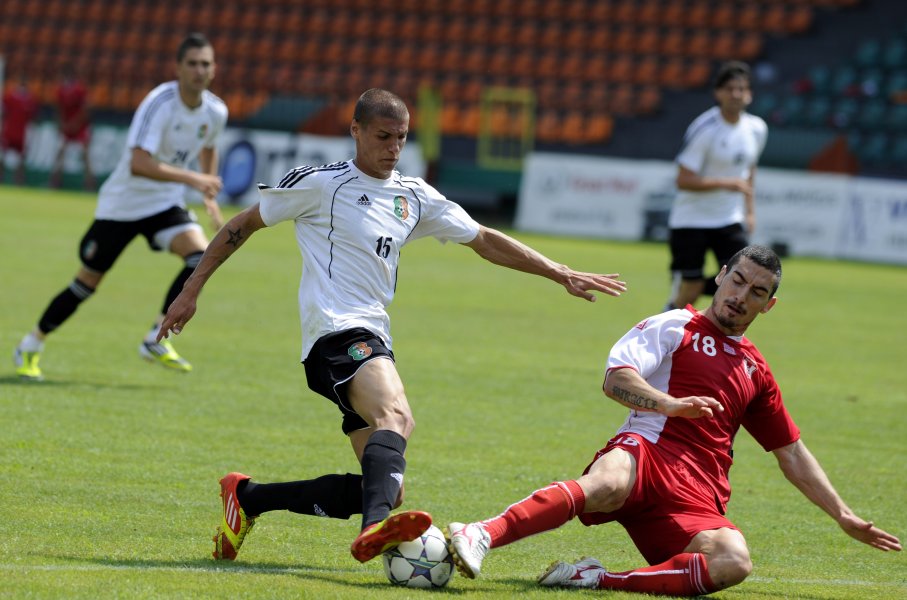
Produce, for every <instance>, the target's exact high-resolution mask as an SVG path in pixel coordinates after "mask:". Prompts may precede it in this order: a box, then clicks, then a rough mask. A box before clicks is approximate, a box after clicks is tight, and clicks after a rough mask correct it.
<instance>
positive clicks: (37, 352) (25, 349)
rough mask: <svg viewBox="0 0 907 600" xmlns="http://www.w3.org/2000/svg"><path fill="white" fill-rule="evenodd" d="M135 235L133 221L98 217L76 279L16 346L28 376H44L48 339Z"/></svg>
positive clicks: (18, 367) (16, 357)
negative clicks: (42, 360) (42, 359)
mask: <svg viewBox="0 0 907 600" xmlns="http://www.w3.org/2000/svg"><path fill="white" fill-rule="evenodd" d="M133 237H135V231H134V230H133V229H132V227H131V224H130V223H119V222H114V221H94V222H93V223H92V224H91V226H90V227H89V229H88V231H87V232H86V233H85V235H84V236H83V237H82V240H81V242H80V243H79V258H80V259H81V261H82V266H81V267H80V268H79V270H78V271H77V272H76V276H75V277H74V278H73V280H72V282H70V284H69V285H68V286H66V287H65V288H64V289H63V290H62V291H61V292H60V293H59V294H57V295H56V296H55V297H54V298H52V299H51V301H50V303H49V304H48V305H47V307H46V308H45V309H44V312H43V313H42V314H41V317H40V318H39V319H38V323H37V325H36V326H35V328H34V329H33V330H32V331H30V332H29V333H28V334H26V335H25V337H23V338H22V340H21V341H20V342H19V345H18V346H16V351H15V354H14V356H13V361H14V363H15V366H16V372H17V373H18V374H19V376H20V377H22V378H24V379H32V380H40V379H41V378H42V373H41V369H40V368H39V367H38V361H39V359H40V356H41V352H42V351H43V350H44V341H45V339H46V337H47V336H48V335H49V334H50V333H51V332H53V331H55V330H57V329H58V328H59V327H60V326H61V325H63V323H65V322H66V321H67V320H68V319H69V318H70V317H71V316H72V315H73V314H74V313H75V312H76V309H77V308H78V307H79V305H80V304H82V302H84V301H85V300H88V298H90V297H91V296H92V294H94V292H95V290H97V288H98V286H100V284H101V280H102V279H103V278H104V275H105V274H106V273H107V271H108V270H110V268H111V267H112V266H113V263H114V262H115V261H116V259H117V258H118V257H119V256H120V254H121V253H122V252H123V249H124V248H125V247H126V246H127V245H128V244H129V242H130V241H131V240H132V238H133Z"/></svg>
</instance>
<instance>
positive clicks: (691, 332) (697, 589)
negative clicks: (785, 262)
mask: <svg viewBox="0 0 907 600" xmlns="http://www.w3.org/2000/svg"><path fill="white" fill-rule="evenodd" d="M717 279H718V289H717V290H716V293H715V295H714V298H713V299H712V303H711V305H710V306H709V307H708V308H707V309H706V310H704V311H696V310H695V309H693V308H692V307H691V306H687V308H684V309H677V310H672V311H668V312H664V313H662V314H659V315H654V316H652V317H650V318H648V319H645V320H643V321H642V322H640V323H638V324H637V325H636V326H635V327H633V328H632V329H630V331H629V332H628V333H626V334H625V335H624V336H623V337H622V338H621V339H620V340H619V341H618V342H617V343H616V344H615V345H614V347H613V348H612V349H611V353H610V355H609V357H608V364H607V371H606V375H605V382H604V391H605V393H606V394H607V395H608V397H610V398H611V399H613V400H615V401H616V402H618V403H619V404H621V405H623V406H625V407H627V408H629V409H630V413H629V415H628V417H627V419H626V421H625V422H624V425H623V426H622V427H621V428H620V429H619V430H618V432H617V434H616V435H615V436H614V437H613V438H611V440H610V441H609V442H608V443H607V445H606V446H605V447H604V448H602V449H601V450H599V451H598V452H597V453H596V455H595V457H594V458H593V460H592V462H591V463H590V464H589V465H588V466H587V467H586V469H585V471H584V472H583V475H582V476H581V477H579V478H578V479H574V480H568V481H558V482H555V483H553V484H551V485H549V486H547V487H545V488H542V489H539V490H536V491H535V492H533V493H532V494H531V495H530V496H529V497H528V498H525V499H524V500H521V501H519V502H516V503H514V504H512V505H511V506H510V507H508V508H507V509H506V510H505V511H504V512H503V513H501V514H500V515H498V516H496V517H492V518H490V519H486V520H484V521H480V522H475V523H468V524H464V523H451V524H450V527H449V530H450V534H451V548H452V551H453V553H454V555H455V561H456V562H457V567H458V569H459V570H460V571H461V572H462V573H464V574H465V575H466V576H467V577H475V576H476V575H477V574H479V572H480V571H481V566H482V562H483V560H484V558H485V556H486V554H487V553H488V551H489V550H490V549H491V548H497V547H500V546H504V545H506V544H510V543H512V542H515V541H517V540H520V539H522V538H525V537H527V536H530V535H534V534H537V533H541V532H543V531H547V530H550V529H554V528H557V527H560V526H561V525H563V524H565V523H567V522H568V521H570V520H572V519H573V518H574V517H578V518H579V520H580V522H581V523H583V524H584V525H587V526H591V525H598V524H602V523H609V522H618V523H620V524H621V525H622V526H623V527H624V528H625V529H626V530H627V533H628V534H629V535H630V537H631V538H632V540H633V543H634V544H635V545H636V547H637V548H638V549H639V551H640V553H641V554H642V555H643V557H644V558H645V559H646V561H647V562H648V563H649V566H648V567H642V568H639V569H633V570H631V571H624V572H612V571H608V570H607V569H606V568H605V567H604V566H603V565H602V564H601V563H600V562H599V561H598V560H596V559H594V558H586V559H582V560H580V561H579V562H576V563H569V562H563V561H557V562H555V563H553V564H552V565H551V566H550V567H549V568H548V570H546V571H545V572H544V573H543V574H542V575H541V576H540V577H539V580H538V581H539V583H540V584H541V585H544V586H550V587H578V588H589V589H607V590H624V591H633V592H642V593H647V594H667V595H671V596H698V595H701V594H708V593H711V592H715V591H718V590H721V589H725V588H727V587H730V586H733V585H736V584H738V583H740V582H742V581H743V580H744V579H745V578H746V577H747V576H748V575H749V574H750V572H751V571H752V562H751V560H750V554H749V549H748V548H747V545H746V540H745V539H744V537H743V534H742V533H741V532H740V530H739V529H738V528H737V527H736V526H735V525H734V524H733V523H732V522H731V521H730V520H728V518H727V517H726V516H725V510H726V506H727V503H728V501H729V500H730V496H731V487H730V482H729V480H728V472H729V470H730V468H731V465H732V463H733V443H734V438H735V436H736V435H737V433H738V432H739V429H740V428H741V427H743V428H744V429H746V430H747V431H748V432H749V433H750V434H751V435H752V436H753V437H754V438H755V439H756V441H757V442H759V444H760V445H761V446H762V447H763V448H764V449H765V450H766V451H768V452H772V453H773V454H774V455H775V457H776V458H777V460H778V466H779V467H780V468H781V471H782V472H783V473H784V475H785V476H786V477H787V479H788V481H790V482H791V483H793V484H794V486H796V487H797V489H798V490H800V492H801V493H803V495H804V496H806V497H807V498H808V499H809V500H810V501H812V502H813V503H815V504H816V505H817V506H819V508H821V509H822V510H824V511H825V512H826V513H827V514H828V515H829V516H831V517H832V518H833V519H834V520H835V521H836V522H837V523H838V525H839V526H840V527H841V529H843V530H844V531H845V532H846V533H847V534H848V535H850V536H851V537H853V538H854V539H856V540H859V541H861V542H863V543H865V544H868V545H870V546H872V547H874V548H878V549H880V550H883V551H888V550H895V551H900V550H901V544H900V541H899V540H898V538H897V537H895V536H893V535H891V534H890V533H887V532H885V531H883V530H881V529H879V528H878V527H875V526H874V525H873V524H872V523H871V522H868V521H864V520H863V519H861V518H860V517H859V516H857V515H856V514H855V513H854V512H853V511H852V510H851V509H850V507H849V506H847V504H846V503H845V502H844V500H843V499H841V497H840V496H839V495H838V493H837V492H836V491H835V489H834V487H832V484H831V483H830V482H829V480H828V477H827V475H826V474H825V472H824V470H823V469H822V467H821V466H820V465H819V462H818V461H817V460H816V459H815V458H814V457H813V455H812V454H811V453H810V451H809V449H808V448H807V447H806V445H805V444H804V443H803V441H802V440H801V439H800V430H799V429H798V428H797V426H796V425H795V424H794V422H793V420H792V419H791V417H790V415H789V414H788V412H787V409H786V408H785V407H784V403H783V401H782V398H781V391H780V389H779V388H778V384H777V382H776V381H775V378H774V376H773V375H772V372H771V369H769V367H768V364H767V363H766V361H765V359H764V358H763V356H762V354H761V353H760V352H759V350H758V349H757V348H756V346H755V345H753V343H752V342H750V341H749V340H748V339H747V338H746V337H744V335H743V334H744V332H745V331H746V330H747V328H748V327H749V325H750V324H751V323H752V322H753V320H754V319H755V318H756V317H757V316H759V315H760V314H763V313H766V312H768V311H769V310H770V309H771V308H772V307H773V306H774V305H775V303H776V301H777V298H776V297H775V291H776V290H777V288H778V285H779V283H780V282H781V261H780V260H779V259H778V257H777V255H775V253H774V252H773V251H772V250H771V249H769V248H766V247H764V246H747V247H745V248H744V249H743V250H741V251H739V252H738V253H737V254H735V255H734V256H732V257H731V259H730V261H728V263H727V264H726V265H725V266H723V267H722V269H721V271H720V273H719V274H718V277H717Z"/></svg>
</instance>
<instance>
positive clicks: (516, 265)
mask: <svg viewBox="0 0 907 600" xmlns="http://www.w3.org/2000/svg"><path fill="white" fill-rule="evenodd" d="M408 131H409V111H408V109H407V108H406V105H405V104H404V102H403V101H402V100H401V99H400V98H399V97H398V96H396V95H395V94H392V93H391V92H388V91H386V90H381V89H371V90H368V91H366V92H365V93H363V94H362V96H361V97H360V98H359V101H358V102H357V104H356V108H355V113H354V115H353V121H352V123H351V126H350V133H351V135H352V136H353V138H354V140H355V142H356V156H355V158H354V159H353V160H348V161H343V162H338V163H335V164H331V165H325V166H321V167H299V168H297V169H294V170H292V171H290V172H289V173H287V175H286V176H285V177H284V178H283V180H281V181H280V183H279V184H278V185H277V186H276V187H274V188H269V187H264V186H262V189H261V200H260V202H259V203H258V204H255V205H254V206H251V207H249V208H248V209H246V210H245V211H243V212H242V213H240V214H239V215H237V216H236V217H234V218H233V219H231V220H230V222H228V223H227V224H226V225H225V226H224V228H223V229H222V230H221V231H220V232H219V233H218V234H217V236H216V237H215V238H214V240H213V241H212V243H211V245H210V246H209V247H208V249H207V250H206V251H205V255H204V256H203V257H202V260H201V262H200V263H199V265H198V267H197V268H196V269H195V272H194V273H193V275H192V276H191V277H190V278H189V280H188V281H187V282H186V285H185V286H184V288H183V291H182V293H181V294H180V295H179V296H178V297H177V299H176V300H175V301H174V302H173V304H172V305H171V306H170V310H169V311H168V313H167V315H166V318H165V320H164V322H163V324H162V326H161V332H160V334H159V337H162V336H164V335H166V333H167V332H168V331H173V332H174V333H179V332H180V331H181V330H182V329H183V327H185V325H186V322H187V321H188V320H189V319H190V318H191V317H192V315H193V314H194V313H195V310H196V303H197V299H198V295H199V293H200V292H201V290H202V287H203V286H204V284H205V282H206V281H207V280H208V278H209V277H210V276H211V275H212V273H213V272H214V271H215V269H217V268H218V267H219V266H220V265H221V264H222V263H223V262H224V261H225V260H226V259H227V258H229V257H230V256H231V255H232V254H233V252H235V251H236V250H237V249H238V248H239V247H240V246H241V245H242V244H243V243H245V241H246V240H247V239H248V238H249V236H250V235H251V234H252V233H254V232H255V231H257V230H258V229H261V228H263V227H266V226H273V225H276V224H278V223H280V222H282V221H290V222H292V223H293V224H294V226H295V229H296V240H297V243H298V244H299V248H300V250H301V252H302V256H303V271H302V279H301V282H300V286H299V310H300V319H301V323H302V359H303V363H304V365H305V371H306V379H307V381H308V385H309V387H310V388H311V389H312V390H314V391H316V392H318V393H320V394H321V395H323V396H325V397H326V398H328V399H330V400H331V401H332V402H334V403H335V404H337V406H338V407H339V409H340V411H341V413H342V414H343V425H342V429H343V432H344V433H345V434H347V435H348V436H349V438H350V442H351V444H352V447H353V450H354V452H355V453H356V457H357V458H358V459H359V462H360V464H361V466H362V474H361V475H358V474H351V473H348V474H345V475H339V474H337V475H325V476H323V477H320V478H318V479H314V480H307V481H296V482H287V483H271V484H262V483H255V482H252V481H251V480H250V478H249V477H248V476H247V475H243V474H241V473H229V474H227V475H226V476H225V477H224V478H223V479H221V497H222V499H223V508H224V514H223V521H222V524H221V526H220V528H219V530H218V532H217V534H216V535H215V537H214V541H215V550H214V557H215V558H218V559H229V560H232V559H234V558H235V557H236V553H237V552H238V551H239V548H240V545H241V544H242V542H243V539H244V537H245V535H246V533H247V532H248V531H249V528H250V527H251V526H252V524H253V523H254V520H255V518H256V517H257V516H258V515H260V514H261V513H263V512H267V511H271V510H290V511H292V512H296V513H300V514H309V515H318V516H328V517H334V518H342V519H347V518H349V517H350V516H351V515H353V514H357V513H360V512H361V513H362V528H361V532H360V534H359V536H358V537H357V538H356V539H355V541H354V542H353V544H352V547H351V553H352V555H353V557H355V558H356V559H357V560H359V561H361V562H365V561H367V560H370V559H371V558H374V557H375V556H377V555H378V554H380V553H381V552H383V551H385V550H387V549H389V548H392V547H394V546H396V545H397V544H399V543H400V542H402V541H408V540H411V539H414V538H416V537H418V536H419V535H420V534H421V533H422V532H423V531H425V530H426V529H427V528H428V527H429V526H430V525H431V516H430V515H429V514H428V513H425V512H421V511H405V512H402V513H398V514H395V515H390V511H391V509H392V508H395V507H397V506H399V505H400V504H401V503H402V500H403V475H404V471H405V467H406V461H405V459H404V451H405V449H406V441H407V439H408V438H409V436H410V434H411V432H412V430H413V426H414V423H413V417H412V413H411V411H410V407H409V404H408V401H407V398H406V395H405V394H404V391H403V383H402V382H401V381H400V377H399V375H398V373H397V370H396V367H395V365H394V360H393V357H394V355H393V351H392V350H391V344H392V340H391V336H390V329H389V327H390V323H389V319H388V315H387V312H386V309H387V305H388V304H390V302H391V299H392V298H393V295H394V289H395V287H396V280H397V266H398V260H399V258H400V249H401V248H402V247H403V245H404V244H406V243H408V242H410V241H413V240H416V239H418V238H422V237H426V236H431V237H434V238H436V239H438V240H440V241H442V242H446V241H452V242H457V243H460V244H464V245H466V246H469V247H470V248H472V249H473V250H474V251H475V252H476V253H477V254H479V256H481V257H482V258H485V259H486V260H488V261H491V262H493V263H495V264H498V265H502V266H506V267H509V268H512V269H516V270H520V271H525V272H528V273H533V274H536V275H541V276H543V277H546V278H548V279H551V280H553V281H556V282H557V283H560V284H561V285H563V286H564V287H565V288H566V289H567V291H568V292H569V293H570V294H572V295H574V296H579V297H581V298H585V299H587V300H594V299H595V297H594V296H593V294H591V293H590V290H596V291H600V292H603V293H605V294H609V295H612V296H618V295H620V293H621V292H622V291H624V290H625V289H626V287H625V285H624V283H623V282H621V281H619V280H618V279H617V275H616V274H609V275H597V274H591V273H580V272H577V271H574V270H572V269H570V268H568V267H567V266H565V265H561V264H557V263H555V262H553V261H551V260H549V259H548V258H546V257H544V256H542V255H541V254H539V253H538V252H536V251H534V250H532V249H531V248H529V247H527V246H525V245H523V244H521V243H520V242H518V241H516V240H514V239H513V238H510V237H508V236H506V235H504V234H503V233H500V232H498V231H496V230H494V229H489V228H486V227H483V226H482V225H479V224H478V223H476V222H475V221H474V220H473V219H472V218H470V217H469V215H468V214H466V212H465V211H464V210H463V209H462V208H461V207H460V206H458V205H457V204H455V203H453V202H451V201H449V200H447V199H446V198H445V197H444V196H443V195H442V194H441V193H439V192H438V191H437V190H436V189H434V188H433V187H432V186H430V185H428V184H427V183H426V182H425V181H423V180H422V179H420V178H417V177H406V176H405V175H402V174H401V173H399V172H398V171H396V170H395V166H396V164H397V161H398V160H399V158H400V152H401V150H402V149H403V146H404V144H405V143H406V137H407V133H408Z"/></svg>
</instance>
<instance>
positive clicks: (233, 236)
mask: <svg viewBox="0 0 907 600" xmlns="http://www.w3.org/2000/svg"><path fill="white" fill-rule="evenodd" d="M227 234H228V235H229V236H230V238H229V239H228V240H227V241H226V242H225V243H227V244H230V245H231V246H233V248H234V249H236V248H238V247H239V245H240V244H242V240H243V235H242V229H236V230H235V231H234V230H233V229H228V230H227Z"/></svg>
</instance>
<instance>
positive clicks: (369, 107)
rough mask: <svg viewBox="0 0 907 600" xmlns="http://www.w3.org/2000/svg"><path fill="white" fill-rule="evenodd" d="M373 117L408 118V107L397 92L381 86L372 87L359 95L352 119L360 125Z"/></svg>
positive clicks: (401, 119)
mask: <svg viewBox="0 0 907 600" xmlns="http://www.w3.org/2000/svg"><path fill="white" fill-rule="evenodd" d="M375 117H383V118H385V119H395V120H398V121H405V120H407V119H409V109H408V108H406V103H405V102H403V100H402V99H401V98H400V96H398V95H397V94H394V93H393V92H389V91H387V90H382V89H381V88H372V89H370V90H366V91H364V92H363V93H362V95H361V96H359V100H358V101H357V102H356V108H355V110H354V111H353V119H355V120H356V121H359V123H361V124H362V125H368V122H369V121H371V120H372V119H373V118H375Z"/></svg>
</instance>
